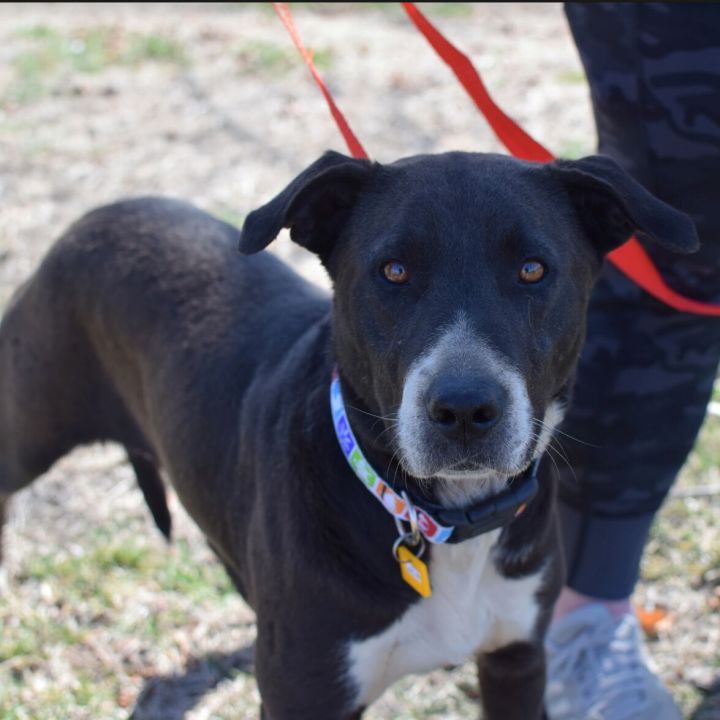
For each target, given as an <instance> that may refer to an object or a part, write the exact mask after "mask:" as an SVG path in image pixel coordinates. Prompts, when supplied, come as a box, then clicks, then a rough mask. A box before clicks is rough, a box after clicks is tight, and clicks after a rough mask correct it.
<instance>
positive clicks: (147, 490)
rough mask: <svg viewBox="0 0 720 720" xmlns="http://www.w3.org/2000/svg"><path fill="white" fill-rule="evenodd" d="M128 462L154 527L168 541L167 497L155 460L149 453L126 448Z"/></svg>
mask: <svg viewBox="0 0 720 720" xmlns="http://www.w3.org/2000/svg"><path fill="white" fill-rule="evenodd" d="M126 450H127V454H128V460H130V464H131V465H132V466H133V470H134V471H135V477H136V478H137V482H138V485H139V486H140V490H142V494H143V496H144V497H145V502H146V503H147V506H148V507H149V508H150V513H151V514H152V516H153V520H154V521H155V525H157V527H158V529H159V530H160V532H161V533H162V534H163V535H164V536H165V538H166V539H167V540H168V541H170V539H171V534H172V517H171V516H170V510H169V509H168V504H167V495H166V494H165V483H164V482H163V480H162V478H161V477H160V473H159V471H158V468H157V465H156V462H155V458H154V457H152V456H151V455H150V454H149V453H146V452H142V451H138V450H130V449H129V448H126Z"/></svg>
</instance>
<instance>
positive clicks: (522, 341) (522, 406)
mask: <svg viewBox="0 0 720 720" xmlns="http://www.w3.org/2000/svg"><path fill="white" fill-rule="evenodd" d="M283 227H289V228H290V233H291V237H292V239H293V240H294V241H295V242H297V243H299V244H300V245H303V246H304V247H306V248H308V249H309V250H311V251H313V252H315V253H317V254H318V255H319V256H320V258H321V260H322V262H323V263H324V265H325V266H326V267H327V269H328V271H329V273H330V276H331V278H332V280H333V282H334V286H335V298H334V321H333V322H334V325H333V332H334V339H335V351H336V356H337V361H338V365H339V367H340V370H341V375H342V378H343V382H344V386H345V389H346V392H347V393H349V394H350V397H351V399H352V401H353V405H354V406H360V407H362V408H363V409H364V410H365V411H366V412H367V413H372V414H373V415H377V416H381V417H382V418H384V419H385V420H384V421H385V424H386V429H388V430H389V429H392V430H393V432H385V433H384V434H382V438H383V439H387V438H389V437H391V438H392V440H389V439H388V440H387V443H388V444H389V446H390V447H389V450H390V451H391V452H394V451H398V454H399V457H400V458H401V464H402V466H403V468H404V469H405V470H406V471H407V473H409V474H410V475H411V476H414V477H417V478H441V479H444V480H445V481H448V482H451V481H462V480H471V479H472V480H478V479H479V480H480V481H482V480H483V478H491V477H492V478H501V479H503V478H507V477H509V476H513V475H516V474H518V473H519V472H521V471H522V470H523V469H524V468H526V467H527V466H528V464H529V463H530V462H531V461H532V459H533V458H535V457H537V456H538V455H539V454H540V453H541V452H542V451H543V450H544V448H545V446H546V445H547V443H548V441H549V439H550V435H551V432H552V429H553V428H554V427H555V425H556V424H557V423H558V422H559V421H560V419H561V417H562V412H563V409H564V403H565V401H566V398H567V394H568V389H569V385H570V384H571V382H572V377H573V371H574V368H575V365H576V362H577V359H578V355H579V353H580V349H581V346H582V343H583V339H584V330H585V312H586V307H587V302H588V298H589V295H590V290H591V287H592V284H593V281H594V278H595V277H596V275H597V273H598V271H599V269H600V267H601V264H602V258H603V256H604V255H605V253H607V252H609V251H610V250H612V249H614V248H615V247H617V246H619V245H621V244H622V243H623V242H625V241H626V240H627V239H628V238H629V237H630V236H631V235H632V234H633V233H636V234H637V235H638V236H639V237H644V238H646V239H649V240H652V241H655V242H657V243H660V244H662V245H664V246H666V247H668V248H671V249H673V250H677V251H679V252H690V251H692V250H694V249H695V248H696V245H697V236H696V233H695V229H694V227H693V225H692V223H691V222H690V220H689V219H688V218H687V217H686V216H684V215H682V214H681V213H678V212H676V211H675V210H673V209H672V208H670V207H668V206H667V205H665V204H664V203H662V202H661V201H659V200H657V199H656V198H654V197H653V196H652V195H650V194H649V193H648V192H647V191H645V190H644V189H643V188H642V186H640V185H639V184H638V183H636V182H635V181H634V180H632V179H631V178H630V177H629V176H628V175H627V174H626V173H625V172H624V171H623V170H621V168H620V167H619V166H618V165H617V164H616V163H614V162H613V161H612V160H610V159H608V158H604V157H591V158H586V159H583V160H578V161H559V162H554V163H550V164H547V165H539V164H533V163H525V162H521V161H517V160H514V159H512V158H508V157H505V156H499V155H483V154H470V153H448V154H445V155H436V156H430V155H428V156H418V157H412V158H408V159H405V160H401V161H399V162H396V163H393V164H391V165H379V164H377V163H371V162H369V161H365V160H353V159H351V158H348V157H345V156H343V155H340V154H338V153H334V152H331V153H327V154H326V155H324V156H323V157H322V158H321V159H319V160H318V161H317V162H315V163H314V164H313V165H311V166H310V167H309V168H308V169H307V170H305V171H304V172H303V173H301V174H300V175H299V176H298V177H297V178H296V179H295V180H294V181H293V182H292V183H291V184H290V185H289V186H288V187H287V188H286V189H285V190H284V191H283V192H281V193H280V194H279V195H278V196H277V197H276V198H275V199H273V200H272V201H270V202H269V203H268V204H267V205H265V206H263V207H262V208H260V209H259V210H256V211H255V212H253V213H251V214H250V215H249V216H248V218H247V221H246V223H245V226H244V227H243V231H242V238H241V241H240V249H241V251H242V252H244V253H253V252H257V251H259V250H261V249H262V248H264V247H265V246H266V245H267V244H268V243H269V242H270V241H271V240H272V239H273V238H274V237H275V236H276V235H277V234H278V232H279V231H280V229H281V228H283ZM347 386H349V387H347ZM380 434H381V433H378V432H377V427H376V431H375V432H374V434H373V436H372V438H370V442H372V441H373V440H374V438H376V437H377V436H378V435H380ZM381 442H382V441H381Z"/></svg>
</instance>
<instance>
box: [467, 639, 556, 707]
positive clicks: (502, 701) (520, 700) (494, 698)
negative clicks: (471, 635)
mask: <svg viewBox="0 0 720 720" xmlns="http://www.w3.org/2000/svg"><path fill="white" fill-rule="evenodd" d="M478 679H479V681H480V697H481V700H482V706H483V711H484V715H483V717H484V719H485V720H540V719H541V718H543V717H544V713H543V696H544V693H545V653H544V651H543V648H542V645H540V644H539V643H525V642H523V643H520V642H518V643H513V644H512V645H507V646H506V647H504V648H500V649H499V650H495V651H493V652H489V653H484V654H482V655H480V656H479V657H478Z"/></svg>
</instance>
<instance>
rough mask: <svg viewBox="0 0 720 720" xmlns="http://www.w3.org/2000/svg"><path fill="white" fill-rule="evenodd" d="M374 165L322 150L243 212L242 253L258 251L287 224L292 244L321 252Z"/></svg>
mask: <svg viewBox="0 0 720 720" xmlns="http://www.w3.org/2000/svg"><path fill="white" fill-rule="evenodd" d="M372 170H373V163H371V162H370V161H369V160H357V159H354V158H351V157H347V156H346V155H341V154H340V153H337V152H333V151H329V152H326V153H325V154H324V155H323V156H322V157H321V158H320V159H319V160H316V161H315V162H314V163H313V164H312V165H310V167H308V168H307V169H306V170H304V171H303V172H301V173H300V175H298V176H297V177H296V178H295V179H294V180H293V181H292V182H291V183H290V184H289V185H288V186H287V187H286V188H285V189H284V190H283V191H282V192H281V193H280V194H279V195H277V196H276V197H274V198H273V199H272V200H270V202H269V203H267V204H266V205H263V206H262V207H261V208H258V209H257V210H254V211H253V212H251V213H250V214H249V215H248V216H247V218H246V219H245V223H244V224H243V228H242V233H241V234H240V243H239V249H240V252H241V253H243V254H245V255H251V254H252V253H256V252H259V251H260V250H262V249H263V248H265V247H267V246H268V245H269V244H270V242H272V241H273V240H274V239H275V237H276V236H277V234H278V233H279V232H280V230H281V229H282V228H284V227H287V228H290V237H291V238H292V239H293V240H294V241H295V242H296V243H298V244H299V245H302V246H303V247H306V248H307V249H308V250H312V251H313V252H315V253H318V254H319V255H320V256H321V258H322V257H325V256H326V255H327V254H328V253H329V251H330V250H331V249H332V245H333V243H334V241H335V239H336V238H337V236H338V234H339V233H340V231H341V229H342V227H343V225H344V224H345V222H346V221H347V219H348V217H349V215H350V212H351V211H352V208H353V205H354V203H355V200H356V199H357V196H358V194H359V192H360V190H361V189H362V187H363V185H364V184H365V183H366V182H367V180H368V178H369V177H370V175H371V173H372Z"/></svg>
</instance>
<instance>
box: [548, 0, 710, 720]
mask: <svg viewBox="0 0 720 720" xmlns="http://www.w3.org/2000/svg"><path fill="white" fill-rule="evenodd" d="M566 9H567V14H568V19H569V21H570V25H571V28H572V30H573V34H574V37H575V40H576V43H577V45H578V49H579V51H580V54H581V58H582V60H583V64H584V65H585V69H586V72H587V75H588V81H589V83H590V88H591V92H592V99H593V107H594V111H595V116H596V122H597V126H598V136H599V149H600V152H602V153H603V154H606V155H610V156H612V157H613V158H614V159H616V160H617V161H618V162H619V163H620V164H621V165H623V166H624V167H625V168H626V169H627V170H628V171H629V172H630V173H631V174H633V175H634V176H635V177H636V178H637V179H639V180H640V181H641V182H643V184H645V185H646V187H648V189H649V190H651V191H652V192H653V193H655V194H656V195H658V196H659V197H660V198H662V199H663V200H665V201H666V202H668V203H669V204H671V205H673V206H675V207H678V208H679V209H681V210H684V211H685V212H688V213H689V214H690V215H691V216H692V217H693V219H694V220H695V222H696V224H697V226H698V230H699V233H700V238H701V241H702V242H703V247H702V249H701V251H700V252H699V253H697V254H696V255H694V256H690V257H682V258H680V257H676V256H669V255H668V254H667V253H664V252H662V251H660V250H658V249H657V248H652V247H647V248H646V249H647V250H648V251H649V252H650V253H651V255H652V256H653V258H654V259H655V261H656V263H657V264H658V266H659V267H660V269H661V271H662V273H663V275H664V277H665V279H666V281H667V282H668V283H669V284H670V285H671V286H673V287H674V288H675V289H677V290H679V291H680V292H682V293H684V294H687V295H690V296H693V297H697V298H700V299H708V300H715V301H718V300H720V207H718V203H717V199H716V198H717V194H716V193H717V187H718V185H719V184H720V6H714V7H713V6H707V5H704V6H703V5H683V4H673V5H663V4H657V3H652V4H649V3H648V4H643V3H639V4H622V3H610V4H589V5H575V4H568V5H566ZM719 357H720V319H717V318H702V317H697V316H691V315H687V314H682V313H677V312H675V311H673V310H670V309H669V308H666V307H664V306H663V305H661V304H660V303H658V302H656V301H655V300H653V299H652V298H650V297H648V296H647V295H646V294H645V293H644V292H642V291H641V290H640V289H639V288H637V287H636V286H634V285H633V284H632V283H631V282H630V281H629V280H627V279H626V278H625V277H624V276H622V275H621V274H620V273H619V272H618V271H617V270H615V269H614V268H612V267H610V266H608V267H606V268H605V270H604V272H603V276H602V278H601V280H600V282H599V283H598V286H597V288H596V290H595V292H594V295H593V298H592V302H591V307H590V313H589V318H588V338H587V343H586V346H585V348H584V350H583V355H582V358H581V362H580V366H579V370H578V378H577V384H576V391H575V397H574V400H573V403H572V405H571V409H570V411H569V414H568V416H567V418H566V420H565V422H564V424H563V426H562V427H561V431H562V432H563V433H566V434H567V435H560V436H559V438H560V441H561V443H562V446H563V448H564V449H565V451H566V453H567V455H568V456H569V462H570V467H568V466H566V465H564V463H562V462H561V461H560V462H559V466H560V473H559V474H560V491H559V495H560V520H561V529H562V537H563V544H564V548H565V553H566V566H567V573H568V577H567V587H566V588H565V589H564V590H563V593H562V595H561V597H560V599H559V601H558V604H557V606H556V610H555V619H554V622H553V625H552V626H551V630H550V634H549V643H548V648H549V654H550V664H549V671H550V672H549V675H550V684H549V686H548V687H549V689H550V688H551V687H552V683H553V680H554V679H555V680H558V678H553V653H555V655H556V656H557V657H556V658H555V659H556V660H557V662H555V667H556V668H560V669H562V668H563V662H562V661H563V657H564V656H563V652H565V650H567V648H570V650H571V651H572V652H577V651H578V647H579V646H578V644H577V642H576V640H575V639H574V638H576V637H577V638H580V640H579V642H580V644H582V642H584V640H583V638H585V639H587V640H588V642H590V641H592V642H594V643H597V642H600V643H601V644H602V642H605V645H606V647H604V648H602V647H601V648H600V649H598V648H597V647H590V648H589V647H584V651H585V655H584V657H588V656H590V655H592V654H593V653H595V658H596V659H597V660H598V661H599V660H602V661H603V662H604V663H605V664H606V665H607V667H609V668H611V669H612V672H613V673H615V672H616V670H617V668H618V664H617V663H615V664H614V663H613V659H612V658H609V657H608V656H607V653H609V652H610V651H611V650H612V652H615V650H613V648H615V649H617V648H623V647H624V648H627V647H629V645H628V642H626V641H628V640H629V639H630V640H632V642H634V643H635V644H636V645H637V644H639V634H638V631H637V627H636V626H635V625H633V624H632V623H633V622H634V619H633V618H632V616H631V615H630V602H629V598H630V595H631V594H632V591H633V588H634V586H635V583H636V582H637V578H638V574H639V566H640V560H641V556H642V551H643V547H644V545H645V542H646V539H647V535H648V532H649V529H650V526H651V524H652V521H653V518H654V516H655V513H656V511H657V509H658V508H659V506H660V505H661V503H662V501H663V500H664V498H665V496H666V495H667V492H668V490H669V488H670V486H671V484H672V482H673V480H674V478H675V476H676V474H677V472H678V471H679V469H680V467H681V466H682V464H683V462H684V461H685V458H686V456H687V454H688V453H689V451H690V449H691V448H692V445H693V443H694V440H695V437H696V435H697V431H698V429H699V427H700V425H701V423H702V419H703V417H704V413H705V407H706V404H707V401H708V399H709V395H710V393H711V390H712V384H713V380H714V377H715V372H716V367H717V363H718V358H719ZM568 436H572V438H575V439H572V438H571V437H568ZM583 624H584V625H583ZM594 624H596V625H602V626H603V627H601V628H597V627H594V626H593V625H594ZM583 626H585V627H586V629H587V632H586V633H585V634H583V633H581V632H580V630H581V629H582V628H583ZM603 628H604V629H603ZM620 636H622V639H623V642H619V640H618V638H619V637H620ZM630 644H632V643H630ZM566 645H567V647H566ZM565 654H567V653H565ZM618 657H619V656H618ZM627 657H629V656H627ZM627 657H625V658H621V659H620V660H621V662H620V664H621V665H622V663H625V662H626V661H627ZM628 662H629V661H628ZM635 662H636V658H634V657H633V659H632V663H635ZM557 672H558V673H560V670H557ZM645 672H646V675H648V677H651V676H649V674H647V671H645ZM583 673H585V675H583ZM628 673H629V674H628V677H630V676H631V675H632V673H630V672H629V671H628ZM571 674H572V673H571ZM626 674H627V673H626ZM576 675H578V673H576ZM579 675H582V676H583V677H582V678H580V679H582V680H583V682H584V681H585V680H587V677H590V678H591V680H592V678H593V677H594V676H596V677H595V681H591V682H590V685H588V683H587V682H584V685H583V687H582V691H583V693H585V692H587V691H588V688H590V690H592V687H591V686H592V684H593V682H595V689H596V691H597V692H601V693H602V694H604V696H605V701H603V702H604V704H603V702H601V701H598V703H596V705H594V706H593V705H592V704H590V705H588V707H594V708H598V714H597V717H598V718H603V719H605V718H608V720H609V719H611V718H612V720H615V716H614V715H613V714H612V713H613V712H615V713H616V714H617V713H619V712H620V710H613V709H609V708H610V705H609V702H608V700H607V699H608V698H609V697H615V695H614V694H613V693H615V694H617V693H616V691H617V692H620V693H621V694H622V692H625V690H627V693H626V695H627V694H628V693H629V694H630V695H632V698H631V700H630V705H628V704H627V702H626V701H627V697H626V698H624V699H623V698H619V699H618V703H619V704H618V706H617V707H621V706H622V708H623V709H622V712H625V711H626V710H628V708H629V712H630V713H631V714H630V715H628V716H629V717H634V718H642V717H653V720H661V718H663V717H676V716H677V713H675V714H673V711H672V710H671V709H670V708H671V706H670V705H668V704H667V703H665V705H664V707H665V710H660V706H661V705H663V701H662V700H661V699H658V700H657V702H656V703H655V705H654V706H653V703H652V702H645V703H643V701H642V696H643V692H644V691H643V690H642V688H640V687H639V685H638V684H637V682H636V681H637V680H638V677H637V675H636V676H633V677H631V678H630V679H631V680H632V682H629V683H626V684H625V686H623V684H622V683H620V685H616V686H613V688H612V689H608V687H607V686H605V687H604V688H603V678H601V677H599V676H597V675H598V674H597V673H596V672H595V671H593V672H588V671H587V668H585V670H581V671H580V672H579ZM620 675H622V671H621V672H620ZM613 677H614V679H617V677H615V676H613ZM576 679H577V678H576ZM580 684H581V685H582V683H580ZM578 687H579V686H578ZM562 693H564V694H565V695H566V696H568V693H569V694H570V695H572V691H571V689H570V690H569V689H568V687H567V686H566V687H564V688H560V694H561V695H562ZM550 695H552V693H550ZM633 699H634V700H633ZM647 699H648V698H647V697H646V698H645V700H647ZM633 701H635V703H636V704H635V707H634V709H633V706H632V702H633ZM589 702H591V701H589ZM548 704H549V711H550V716H551V718H553V720H555V718H559V717H564V715H563V714H562V712H563V710H562V709H560V710H557V711H556V712H553V707H552V702H550V701H549V703H548ZM561 705H562V703H561ZM601 706H602V707H601ZM641 706H644V707H645V710H644V711H643V710H641V709H640V708H641ZM603 708H604V710H605V711H603ZM572 712H576V713H577V710H575V711H571V712H570V714H569V715H567V717H573V715H572ZM585 712H587V710H585ZM643 712H644V713H645V714H643ZM663 713H665V714H663ZM576 716H578V715H576ZM587 716H589V713H588V715H587ZM593 717H595V715H593Z"/></svg>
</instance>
